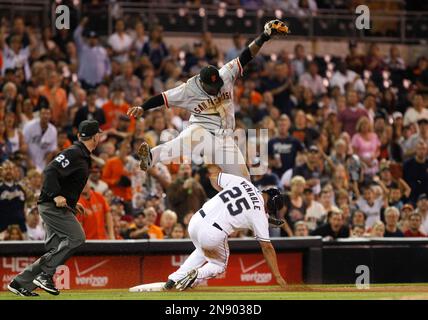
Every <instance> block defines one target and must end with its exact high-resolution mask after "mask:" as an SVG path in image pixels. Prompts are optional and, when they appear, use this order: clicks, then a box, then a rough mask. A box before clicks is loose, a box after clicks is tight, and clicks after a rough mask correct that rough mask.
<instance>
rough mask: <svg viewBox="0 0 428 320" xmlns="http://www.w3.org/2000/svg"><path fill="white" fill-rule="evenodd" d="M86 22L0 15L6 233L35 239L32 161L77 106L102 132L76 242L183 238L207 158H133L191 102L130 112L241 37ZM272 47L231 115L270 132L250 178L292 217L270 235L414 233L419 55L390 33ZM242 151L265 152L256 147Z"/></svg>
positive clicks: (424, 172)
mask: <svg viewBox="0 0 428 320" xmlns="http://www.w3.org/2000/svg"><path fill="white" fill-rule="evenodd" d="M242 2H243V3H241V5H244V6H250V5H252V4H253V3H254V4H257V3H259V2H263V3H265V2H276V1H242ZM300 2H302V1H299V2H298V1H296V3H300ZM303 2H305V1H303ZM317 2H318V1H314V0H312V1H306V2H305V3H307V4H308V5H312V6H313V4H314V3H315V5H316V3H317ZM320 3H321V2H319V4H320ZM285 19H286V17H285ZM96 24H97V21H96V20H94V17H91V18H89V19H88V18H83V19H81V20H80V21H79V22H78V24H76V26H75V27H74V28H73V29H71V30H67V29H63V30H59V31H57V32H56V34H53V33H52V30H51V29H50V28H37V27H35V26H31V27H29V26H28V24H27V21H26V19H24V18H23V17H20V16H16V17H15V18H14V19H11V20H7V19H6V20H3V21H2V26H1V30H0V49H1V50H0V70H1V75H0V165H1V167H0V168H1V170H0V179H1V183H0V239H1V240H24V239H29V240H43V239H44V236H45V230H44V228H43V223H42V221H41V218H40V216H39V214H38V211H37V206H36V203H37V198H38V195H39V193H40V189H41V185H42V179H43V176H42V171H43V169H44V168H45V166H46V164H47V163H49V161H51V160H52V159H53V158H54V157H55V155H57V154H58V153H59V152H60V151H62V150H64V149H65V148H67V147H69V146H70V145H71V144H72V143H73V142H74V141H75V140H76V133H77V127H78V125H79V123H80V122H81V121H83V120H85V119H96V120H98V121H99V122H100V123H101V125H102V128H103V130H104V132H106V134H105V139H104V140H103V141H102V142H101V143H100V145H99V147H98V148H97V150H96V152H95V154H94V156H93V161H92V163H93V167H92V170H91V175H90V179H89V181H88V184H87V186H86V187H85V189H84V191H83V193H82V196H81V198H80V200H79V202H80V203H81V204H82V205H83V206H84V207H85V208H86V215H85V216H79V217H78V218H79V220H80V221H81V223H82V226H83V228H84V230H85V233H86V236H87V239H167V238H168V239H182V238H185V237H187V227H186V226H187V225H188V223H189V220H190V218H191V216H192V215H193V214H194V212H196V211H197V210H198V209H199V208H200V207H201V206H202V205H203V204H204V203H205V202H206V200H207V199H209V198H211V197H212V196H213V195H215V190H213V189H212V187H211V186H210V183H209V179H208V176H207V170H206V168H205V167H204V166H198V165H195V164H169V165H164V164H156V165H155V166H154V167H153V168H151V169H149V170H148V171H147V173H145V172H142V171H141V170H139V161H138V159H137V158H136V150H137V148H138V146H139V145H140V144H141V142H142V141H144V140H145V141H147V142H148V143H149V144H150V146H152V147H154V146H156V145H158V144H159V143H161V141H163V139H164V138H165V137H171V136H174V135H175V134H177V133H179V132H180V131H182V130H183V127H185V126H186V121H187V120H188V118H189V116H190V115H189V113H188V112H187V111H186V110H181V109H174V108H172V109H166V108H160V109H157V110H154V111H151V112H147V113H146V114H145V115H144V117H143V118H141V119H138V120H136V119H133V118H132V119H131V118H129V117H128V116H127V115H126V112H127V110H128V108H129V107H130V106H133V105H141V104H142V103H143V101H145V100H146V99H147V98H149V97H151V96H153V95H156V94H159V93H161V92H163V91H165V90H168V89H170V88H173V87H175V86H177V85H179V84H181V83H183V82H185V81H186V80H187V79H188V78H189V77H191V76H193V75H195V74H197V73H198V72H199V70H200V69H201V67H203V66H205V65H207V64H213V65H217V66H221V65H223V64H224V63H226V62H228V61H230V60H231V59H233V58H236V57H237V56H239V54H240V52H241V51H242V50H243V49H244V47H245V45H246V44H247V43H248V42H249V41H251V40H252V39H250V38H246V37H244V36H243V35H241V34H231V35H230V36H231V37H232V36H233V46H231V47H228V48H225V47H220V46H218V45H217V44H216V39H215V38H214V37H213V36H212V35H211V34H210V33H209V32H205V33H203V34H201V35H200V37H199V39H198V40H197V41H195V42H194V43H193V45H192V46H185V47H183V46H181V45H180V43H176V44H174V45H167V44H166V43H165V41H164V39H163V29H162V27H161V26H160V25H146V24H144V22H142V21H139V20H136V21H125V20H123V19H120V18H119V19H116V20H115V21H114V30H113V32H112V33H111V34H110V35H108V36H107V37H104V36H103V37H101V36H100V34H98V33H97V31H96V30H95V29H94V28H92V26H94V25H96ZM291 29H292V26H291ZM282 46H283V48H284V49H283V50H281V51H279V52H277V53H276V54H274V55H263V52H262V53H261V54H260V55H259V56H257V57H256V58H255V59H254V60H253V61H252V62H251V63H250V64H249V65H248V66H247V67H246V68H245V70H244V76H243V77H242V78H240V79H238V80H237V82H236V86H235V95H234V97H235V107H236V114H235V116H236V128H242V129H251V128H255V129H268V130H269V141H268V152H269V170H268V172H266V173H265V174H264V175H259V176H252V180H253V183H254V184H255V185H256V186H257V187H259V188H264V187H268V186H272V185H273V186H277V187H278V188H281V190H283V193H284V201H285V208H284V209H283V210H281V212H279V213H278V217H280V218H284V219H285V220H286V221H287V223H286V224H285V225H284V226H283V227H282V228H276V229H272V230H271V236H281V237H291V236H309V235H320V236H322V237H324V238H327V239H337V238H349V237H425V236H426V235H427V234H428V196H427V194H428V160H427V157H428V100H427V94H428V59H427V57H425V56H419V57H418V58H417V61H416V62H414V63H413V62H412V63H410V62H409V61H406V60H405V59H403V58H402V56H401V53H400V50H399V47H398V46H395V45H391V46H390V50H389V52H388V54H387V55H383V54H381V51H380V49H379V46H378V45H377V44H376V43H373V44H371V45H370V46H369V47H368V50H366V51H365V52H364V51H363V50H361V47H360V46H358V44H357V43H356V42H352V41H351V42H349V48H348V52H346V53H345V54H342V55H343V56H344V57H341V55H338V56H334V55H331V56H330V55H329V56H324V55H323V56H317V55H316V54H315V55H313V54H308V53H307V52H305V47H304V46H303V45H301V44H297V45H295V46H293V47H290V46H289V45H288V44H287V40H283V41H282ZM247 161H248V166H257V165H260V158H259V157H257V156H256V157H252V158H251V159H247ZM233 236H234V237H246V236H249V234H248V233H246V232H237V233H236V234H234V235H233Z"/></svg>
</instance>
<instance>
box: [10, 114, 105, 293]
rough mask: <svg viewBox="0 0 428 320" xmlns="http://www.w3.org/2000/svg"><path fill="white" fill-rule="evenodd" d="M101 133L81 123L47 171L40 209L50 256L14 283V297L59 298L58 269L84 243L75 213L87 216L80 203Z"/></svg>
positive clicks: (95, 125) (88, 122)
mask: <svg viewBox="0 0 428 320" xmlns="http://www.w3.org/2000/svg"><path fill="white" fill-rule="evenodd" d="M100 133H101V130H100V128H99V124H98V122H97V121H95V120H85V121H82V122H81V123H80V125H79V132H78V141H77V142H75V143H74V144H73V145H72V146H71V147H69V148H68V149H66V150H64V151H63V152H61V153H60V154H59V155H58V156H57V157H56V158H55V159H54V160H52V161H51V162H50V163H49V165H48V166H47V167H46V169H45V170H44V172H43V174H44V182H43V187H42V191H41V194H40V197H39V201H38V209H39V212H40V214H41V216H42V218H43V221H44V223H45V226H46V241H45V246H46V249H47V250H48V252H47V253H45V254H44V255H43V256H42V257H41V258H40V259H38V260H37V261H36V262H34V263H33V264H32V265H29V266H28V267H27V268H26V269H25V270H24V271H23V272H22V273H20V274H18V275H17V276H16V277H15V278H14V279H13V280H12V282H11V283H10V284H9V285H8V289H9V290H10V291H12V292H13V293H15V294H17V295H20V296H38V294H37V293H34V292H32V291H33V290H34V289H36V288H37V287H39V288H42V289H43V290H45V291H46V292H48V293H50V294H53V295H58V294H59V290H58V289H57V288H56V287H55V284H54V281H53V275H54V274H55V271H56V268H57V267H58V266H60V265H62V264H64V263H65V262H66V261H67V259H68V258H70V257H71V255H72V254H73V252H74V251H75V250H76V249H77V248H78V247H79V246H81V245H82V244H83V243H84V242H85V233H84V232H83V229H82V227H81V225H80V223H79V222H78V221H77V219H76V217H75V216H74V213H76V211H77V212H81V213H84V209H83V207H82V206H81V205H80V204H77V201H78V200H79V196H80V193H81V192H82V190H83V188H84V186H85V184H86V181H87V180H88V176H89V170H90V168H91V152H92V151H93V150H94V149H95V148H96V147H97V145H98V143H99V141H100Z"/></svg>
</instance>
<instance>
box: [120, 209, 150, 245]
mask: <svg viewBox="0 0 428 320" xmlns="http://www.w3.org/2000/svg"><path fill="white" fill-rule="evenodd" d="M148 231H149V227H148V226H147V224H146V221H145V217H144V212H143V211H139V212H138V213H137V214H136V215H135V216H134V221H133V222H132V223H130V224H129V226H128V229H127V230H123V232H121V233H122V235H123V237H124V238H125V239H150V236H149V233H148Z"/></svg>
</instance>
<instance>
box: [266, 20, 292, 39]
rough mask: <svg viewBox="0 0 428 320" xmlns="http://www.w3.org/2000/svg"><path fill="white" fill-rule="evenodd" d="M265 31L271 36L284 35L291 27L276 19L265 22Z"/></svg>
mask: <svg viewBox="0 0 428 320" xmlns="http://www.w3.org/2000/svg"><path fill="white" fill-rule="evenodd" d="M264 33H265V34H267V35H268V36H270V37H273V36H283V35H286V34H288V33H290V29H289V28H288V26H287V25H286V24H285V23H284V22H282V21H280V20H278V19H275V20H271V21H269V22H266V23H265V26H264Z"/></svg>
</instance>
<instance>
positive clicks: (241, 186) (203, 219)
mask: <svg viewBox="0 0 428 320" xmlns="http://www.w3.org/2000/svg"><path fill="white" fill-rule="evenodd" d="M208 170H209V173H210V180H211V183H212V184H213V186H214V187H216V189H217V190H221V191H220V192H219V193H218V194H217V195H215V196H214V197H213V198H211V199H210V200H209V201H208V202H206V203H205V204H204V205H203V207H202V208H201V209H200V210H199V211H198V212H196V213H195V214H194V215H193V217H192V219H191V220H190V223H189V229H188V230H189V235H190V238H191V240H192V242H193V244H194V246H195V248H196V249H195V250H194V251H193V252H192V254H191V255H190V256H189V257H188V258H187V260H186V261H185V262H184V263H183V264H182V265H181V267H180V268H179V269H178V270H177V271H176V272H174V273H172V274H171V275H169V277H168V281H167V282H166V283H165V285H164V287H163V290H171V289H174V288H175V289H178V290H180V291H182V290H185V289H188V288H194V287H196V286H197V285H198V284H200V283H201V282H202V281H204V280H207V279H211V278H214V277H216V276H217V275H219V274H221V273H223V272H224V271H225V270H226V266H227V262H228V258H229V246H228V242H227V241H228V237H229V235H230V234H231V233H232V232H233V231H236V230H238V229H250V230H252V231H253V234H254V236H255V238H256V239H257V240H258V241H259V243H260V246H261V249H262V251H263V255H264V257H265V260H266V262H267V264H268V266H269V268H270V270H271V271H272V274H273V276H274V277H275V279H276V282H277V283H278V284H279V285H280V286H281V287H285V286H286V282H285V280H284V279H283V277H282V276H281V273H280V272H279V268H278V263H277V258H276V253H275V249H274V247H273V246H272V243H271V242H270V240H269V222H271V223H273V224H277V225H278V224H281V223H283V221H280V220H277V219H275V218H273V217H275V215H276V211H277V210H280V209H281V208H282V206H283V205H284V204H283V200H282V196H281V195H280V192H279V190H278V189H274V188H271V189H268V190H266V191H262V192H260V191H259V190H257V188H256V187H255V186H254V185H253V184H252V183H251V182H250V181H248V180H246V179H244V178H241V177H238V176H235V175H232V174H227V173H222V172H221V170H220V168H219V167H218V166H215V165H209V166H208ZM278 221H279V223H278Z"/></svg>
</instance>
